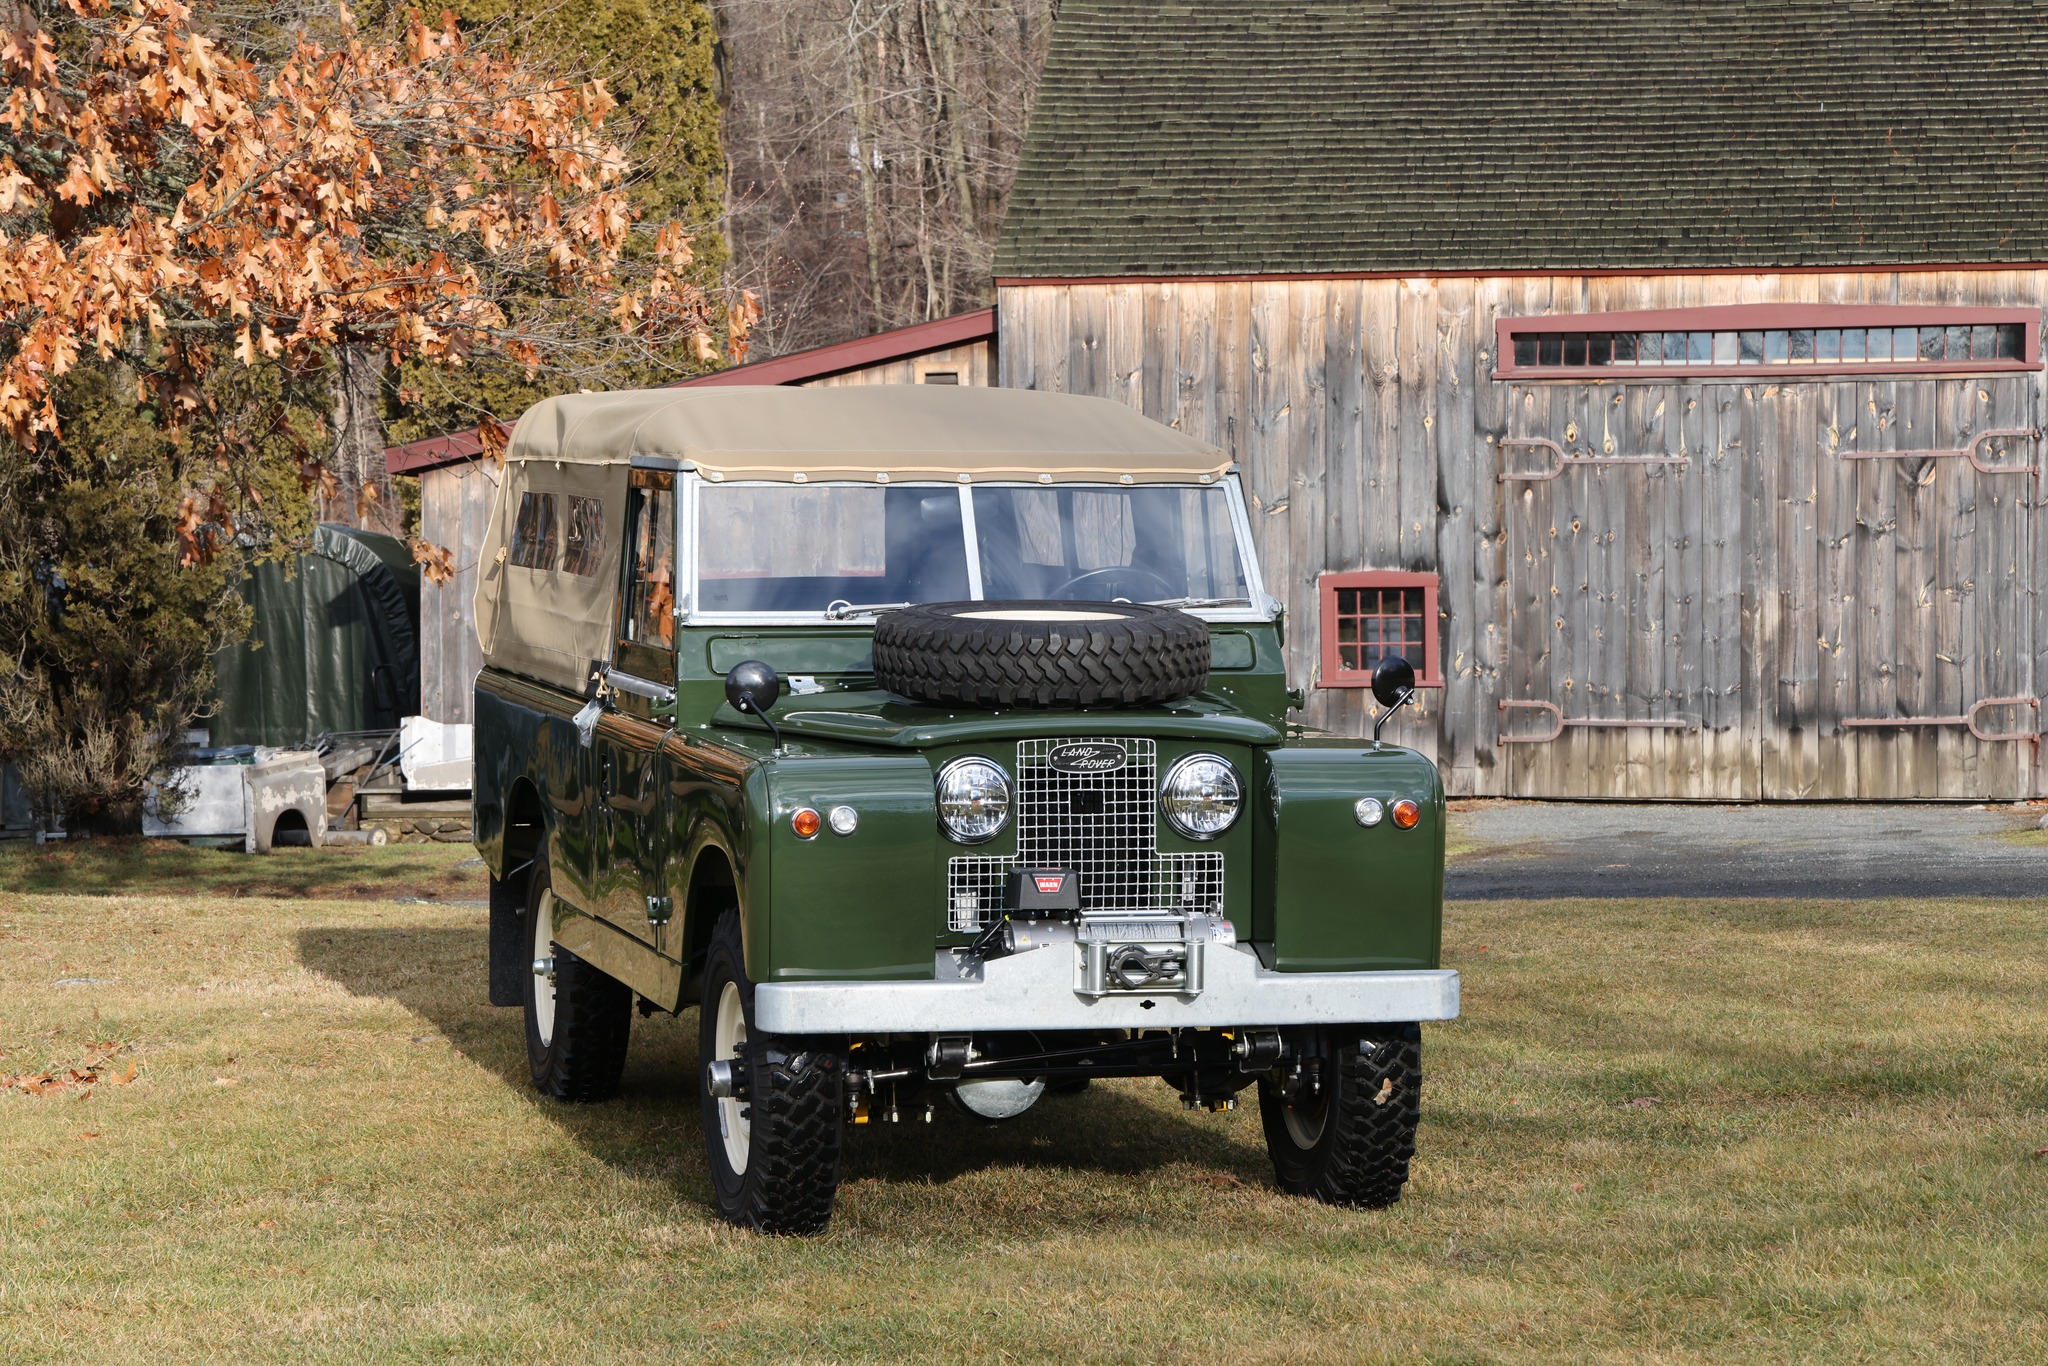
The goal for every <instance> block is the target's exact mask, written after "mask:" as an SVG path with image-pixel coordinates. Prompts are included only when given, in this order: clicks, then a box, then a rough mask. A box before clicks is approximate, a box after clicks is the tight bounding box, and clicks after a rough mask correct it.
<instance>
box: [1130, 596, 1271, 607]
mask: <svg viewBox="0 0 2048 1366" xmlns="http://www.w3.org/2000/svg"><path fill="white" fill-rule="evenodd" d="M1146 601H1147V604H1148V605H1149V606H1152V607H1182V608H1186V607H1235V606H1237V605H1238V604H1239V603H1243V604H1244V605H1245V606H1246V607H1249V606H1251V605H1252V600H1251V599H1250V598H1148V599H1147V600H1146Z"/></svg>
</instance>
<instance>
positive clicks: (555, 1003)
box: [525, 854, 633, 1101]
mask: <svg viewBox="0 0 2048 1366" xmlns="http://www.w3.org/2000/svg"><path fill="white" fill-rule="evenodd" d="M525 922H526V928H527V931H528V934H529V936H530V938H529V940H528V942H529V943H530V944H532V946H533V952H532V953H531V955H529V957H528V960H527V973H526V1002H525V1004H526V1060H527V1062H528V1063H530V1064H532V1067H533V1084H534V1086H535V1087H536V1088H538V1089H539V1090H540V1091H541V1093H542V1094H544V1095H550V1096H553V1097H554V1098H555V1099H557V1100H582V1101H592V1100H608V1099H610V1098H611V1097H612V1096H615V1095H617V1094H618V1090H619V1078H620V1077H621V1076H622V1075H623V1074H624V1073H625V1070H626V1041H627V1038H628V1036H629V1035H630V1034H631V1032H632V1028H633V993H632V991H631V989H630V988H628V987H627V986H625V985H624V984H623V983H621V982H618V981H616V980H614V979H613V978H610V977H607V976H605V975H604V974H603V973H601V972H599V971H598V970H597V969H596V968H594V967H592V966H590V964H588V963H586V962H584V961H583V960H582V959H581V958H578V957H577V956H576V955H575V954H573V953H571V952H569V951H568V950H567V949H565V948H562V947H561V946H559V945H557V944H556V943H555V942H554V940H553V937H552V932H553V929H554V906H553V892H552V890H551V884H550V882H549V872H548V861H547V856H546V855H545V854H543V855H541V856H540V857H539V858H536V859H535V860H534V861H533V868H532V870H531V871H530V872H529V873H528V874H527V878H526V916H525ZM541 958H553V959H554V960H555V975H554V978H553V980H552V981H550V980H549V979H547V978H544V977H542V976H540V975H539V974H537V973H535V972H534V971H533V970H532V964H533V962H534V961H535V960H537V959H541Z"/></svg>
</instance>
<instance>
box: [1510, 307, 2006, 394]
mask: <svg viewBox="0 0 2048 1366" xmlns="http://www.w3.org/2000/svg"><path fill="white" fill-rule="evenodd" d="M1498 332H1499V336H1498V342H1499V348H1500V349H1499V353H1498V360H1497V369H1496V374H1497V375H1498V376H1500V377H1511V376H1512V377H1523V376H1527V377H1531V378H1582V377H1588V376H1598V377H1602V378H1609V377H1617V378H1618V377H1622V376H1642V375H1671V376H1682V375H1708V376H1740V375H1749V374H1758V375H1782V374H1783V373H1785V372H1787V371H1798V370H1805V371H1808V372H1811V373H1831V374H1848V373H1855V372H1857V371H1871V372H1897V371H1908V372H1927V371H1934V372H1942V371H1947V372H1965V373H1978V372H1983V371H1995V370H2018V369H2035V368H2039V365H2040V314H2039V312H2038V311H2029V310H2025V309H1947V308H1924V307H1914V308H1893V307H1880V306H1872V305H1815V306H1810V307H1809V306H1799V305H1768V306H1757V307H1750V306H1744V307H1732V308H1699V309H1685V310H1678V311H1672V312H1661V313H1604V314H1603V313H1587V314H1575V315H1570V316H1560V317H1544V318H1503V319H1501V320H1500V322H1499V324H1498Z"/></svg>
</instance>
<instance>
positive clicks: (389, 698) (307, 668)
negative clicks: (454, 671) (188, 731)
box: [208, 526, 420, 745]
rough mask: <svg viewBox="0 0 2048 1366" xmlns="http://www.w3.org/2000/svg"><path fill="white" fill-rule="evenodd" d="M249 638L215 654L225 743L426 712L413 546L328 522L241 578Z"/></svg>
mask: <svg viewBox="0 0 2048 1366" xmlns="http://www.w3.org/2000/svg"><path fill="white" fill-rule="evenodd" d="M242 591H243V595H244V596H245V597H246V598H247V599H248V601H249V603H250V605H251V606H252V607H253V608H254V609H255V613H256V620H255V625H254V628H253V629H252V630H251V631H250V634H249V639H248V640H247V641H245V642H244V643H242V644H240V645H236V646H233V647H231V648H230V649H227V650H223V651H222V652H221V654H220V656H219V658H218V659H217V660H216V661H215V667H216V669H217V671H218V675H219V681H218V683H217V685H216V689H217V692H218V696H219V699H220V706H219V709H218V710H217V711H216V713H215V714H214V716H213V717H212V718H211V720H210V721H209V722H208V725H209V727H210V729H211V730H212V735H213V743H214V744H216V745H299V744H303V743H305V742H306V741H309V740H311V739H313V738H314V737H315V736H318V735H321V734H324V733H327V732H341V731H365V730H396V729H397V728H398V722H399V719H400V718H401V717H405V716H411V715H413V714H415V713H417V712H418V711H419V709H420V655H419V617H420V579H419V569H418V567H417V566H416V565H414V564H413V561H412V556H411V554H410V553H409V552H408V551H407V550H406V547H405V543H404V542H402V541H399V540H397V539H395V538H393V537H390V536H381V535H378V534H376V533H374V532H367V531H355V530H352V529H350V528H348V527H344V526H323V527H320V528H319V529H318V530H316V531H315V532H314V533H313V544H312V546H311V547H310V548H309V549H308V550H307V551H306V552H305V553H304V554H302V555H299V556H298V557H297V558H296V559H294V560H291V561H287V562H283V563H277V564H265V565H259V566H258V567H257V568H256V570H255V571H254V572H253V573H252V574H250V576H249V579H248V581H247V582H246V583H245V584H244V585H243V589H242Z"/></svg>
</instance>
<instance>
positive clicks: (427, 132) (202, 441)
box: [0, 0, 746, 825]
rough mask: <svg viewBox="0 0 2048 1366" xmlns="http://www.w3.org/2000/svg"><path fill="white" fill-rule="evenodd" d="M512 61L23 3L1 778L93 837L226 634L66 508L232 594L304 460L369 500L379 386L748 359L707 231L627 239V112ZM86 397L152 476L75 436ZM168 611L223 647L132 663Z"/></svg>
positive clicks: (5, 467) (182, 627) (441, 43)
mask: <svg viewBox="0 0 2048 1366" xmlns="http://www.w3.org/2000/svg"><path fill="white" fill-rule="evenodd" d="M513 53H514V48H513V45H511V44H509V43H506V42H498V41H493V35H491V34H488V33H485V34H483V35H478V34H475V33H465V32H464V31H462V30H461V28H460V27H459V26H458V25H457V24H456V22H455V21H454V20H453V19H452V18H451V17H448V16H442V18H440V19H438V20H435V21H431V22H430V21H428V20H426V19H423V18H422V17H420V16H419V15H417V14H407V15H402V16H398V17H396V18H394V19H393V20H392V21H391V22H389V23H387V24H383V25H378V26H369V25H363V26H359V25H358V24H357V23H356V21H355V19H354V18H353V17H352V16H351V15H350V13H349V11H348V10H347V9H346V8H345V7H343V6H341V5H338V4H336V5H324V4H321V5H316V4H310V3H306V4H301V5H293V4H289V3H286V4H277V5H251V4H246V3H243V2H242V0H213V2H212V3H209V2H208V0H197V3H195V4H191V5H188V4H184V3H179V0H62V3H21V0H0V70H4V72H5V74H6V85H5V90H6V95H5V104H4V107H0V646H4V647H5V649H6V651H7V653H8V654H9V655H10V656H11V657H12V658H11V661H10V662H11V663H12V664H13V666H14V668H15V670H16V672H17V674H18V682H17V686H16V687H15V688H14V689H13V690H12V693H13V696H12V698H11V699H10V700H9V702H8V703H7V705H6V707H5V709H4V710H0V754H7V755H10V756H12V757H16V758H17V759H19V758H20V757H21V756H23V755H24V754H25V753H30V752H33V753H34V754H36V755H38V756H39V758H40V762H41V767H42V769H43V770H47V771H51V772H56V771H59V770H65V769H66V763H68V765H69V770H68V771H73V772H72V776H71V778H70V779H68V780H67V782H68V786H69V788H70V789H71V791H70V792H69V793H68V794H60V798H61V800H60V804H62V805H63V806H64V807H65V808H66V810H67V811H69V812H70V813H72V814H73V816H74V817H76V818H80V819H85V820H86V823H88V824H90V823H93V822H94V821H96V820H98V817H97V816H96V815H94V814H93V813H104V812H107V811H112V812H115V813H116V814H115V816H114V817H113V818H111V821H110V823H111V824H114V825H121V824H126V823H128V821H129V818H130V817H131V816H132V814H133V809H134V801H135V799H136V798H137V797H138V796H139V792H140V788H141V782H142V779H143V777H144V776H145V775H146V774H147V773H148V771H149V770H150V768H152V767H154V766H155V764H157V763H159V762H161V760H162V758H163V757H164V755H165V753H167V746H168V745H169V743H170V741H171V739H172V737H173V736H174V734H175V731H176V729H177V727H178V726H179V725H181V724H182V723H183V721H184V716H185V715H189V713H190V711H191V709H192V707H193V706H194V705H196V702H197V698H198V697H199V696H201V695H203V693H204V688H203V687H195V686H194V682H195V679H201V680H203V675H204V673H205V669H206V661H207V660H208V659H209V658H210V656H211V653H212V651H213V650H214V649H216V648H218V646H219V644H220V643H223V642H224V641H225V640H226V639H229V638H232V634H233V630H234V623H233V621H232V618H233V617H234V615H235V614H234V613H233V612H232V610H230V608H231V604H230V603H229V602H228V601H227V598H226V597H224V596H223V595H224V594H225V595H228V596H231V595H232V576H231V575H228V574H222V573H218V572H216V573H212V574H210V575H208V576H207V582H208V583H209V584H210V585H211V586H210V587H209V588H207V589H206V590H205V591H204V592H201V593H200V594H199V595H198V599H197V600H190V601H188V600H183V599H180V598H179V595H178V594H176V593H173V594H170V595H169V598H168V599H166V597H165V595H164V594H162V593H159V592H138V593H137V594H136V595H135V596H136V601H134V602H132V603H128V602H125V601H124V600H123V599H122V587H121V577H120V576H119V575H118V574H115V575H109V574H108V573H107V572H106V571H107V569H108V566H107V564H106V563H104V561H105V560H106V558H107V556H108V555H109V554H110V553H112V552H110V551H109V549H108V547H107V546H106V545H105V544H104V543H97V544H95V545H94V546H93V547H92V548H91V549H90V550H89V551H81V548H80V546H79V544H78V543H79V542H80V541H81V540H94V539H95V538H92V537H85V536H82V535H81V533H80V526H81V523H80V522H79V520H78V518H77V516H75V515H72V514H71V513H67V512H65V511H64V508H63V507H60V506H59V504H60V503H62V502H63V499H64V497H65V496H66V493H65V491H66V490H71V489H75V488H76V487H77V485H78V484H79V482H80V480H81V479H83V480H85V482H86V483H88V484H91V483H92V481H94V480H98V481H100V482H101V483H103V484H108V485H111V486H112V491H113V492H117V493H120V494H122V495H126V496H124V497H119V498H115V499H113V500H112V503H111V505H112V506H118V507H121V508H126V509H129V512H128V513H125V514H124V515H132V517H133V518H134V519H135V523H136V525H135V533H134V537H131V538H130V539H131V540H133V539H136V538H139V539H140V540H141V541H145V542H153V543H152V544H147V545H138V546H137V547H136V548H137V550H138V551H139V552H154V553H161V554H165V555H168V556H170V557H172V558H173V559H174V560H175V562H176V563H177V564H178V565H180V566H182V567H183V568H184V569H186V570H190V571H207V570H211V571H218V570H220V569H221V568H222V567H223V565H226V564H228V563H229V562H231V561H235V560H238V559H239V558H241V557H244V556H246V555H248V554H250V553H260V552H261V551H262V549H263V548H264V547H265V546H266V545H268V544H270V543H271V542H272V541H273V540H274V539H275V537H276V535H277V533H278V532H279V531H280V530H286V531H289V530H290V529H292V527H294V526H295V525H298V524H301V523H303V520H304V518H303V512H302V510H300V509H293V508H289V507H287V506H285V505H286V504H290V503H292V502H294V501H295V500H294V499H293V498H292V497H291V496H290V491H289V490H288V489H284V488H281V487H280V483H279V480H278V478H277V472H278V469H279V467H280V464H281V463H282V464H283V465H284V466H286V467H288V468H289V470H290V471H291V473H292V475H293V476H295V478H296V480H297V482H298V483H299V484H300V485H301V486H302V488H303V489H310V490H315V491H317V492H318V493H320V494H321V495H322V496H323V498H324V500H325V502H326V504H327V505H328V506H333V505H334V504H335V503H337V502H340V503H344V504H349V503H361V502H362V501H364V500H374V499H375V498H376V497H377V496H378V489H377V485H376V483H375V482H374V480H372V479H368V478H366V477H365V474H366V471H367V469H368V462H366V461H365V460H363V459H362V458H361V457H362V448H363V447H364V446H366V445H371V444H373V443H374V446H375V447H379V448H381V445H382V440H381V435H380V434H379V433H378V431H377V428H376V426H375V421H374V411H375V409H374V400H375V395H376V386H377V384H378V383H379V379H380V376H381V374H382V372H383V368H384V367H385V366H387V365H391V364H394V363H405V362H410V363H415V364H417V363H419V362H426V363H429V364H432V365H436V366H441V367H462V366H465V365H470V364H474V363H477V362H479V361H483V360H495V361H505V362H510V363H512V364H514V365H517V366H520V367H523V368H525V369H526V370H528V371H530V372H535V373H539V372H543V371H550V370H552V371H557V372H560V373H563V374H566V375H570V376H574V375H576V374H578V373H584V372H590V371H594V370H596V369H598V368H601V367H603V366H606V365H616V364H617V363H618V362H619V361H620V360H621V359H622V358H624V359H628V360H630V359H633V358H636V357H644V358H647V359H649V360H658V359H659V358H662V357H670V356H674V355H676V354H678V353H679V352H680V353H683V354H690V353H694V354H696V355H698V356H700V357H710V356H714V355H715V354H716V351H717V346H718V341H717V339H718V338H719V337H721V336H725V335H727V334H728V333H729V332H730V331H731V330H733V329H731V328H730V327H729V325H728V316H729V310H728V306H727V305H726V304H725V303H724V302H723V301H721V300H718V299H715V298H713V297H711V296H710V295H708V294H707V293H706V291H705V290H704V289H703V288H702V287H701V285H700V284H699V283H698V282H696V281H695V280H694V279H693V278H692V275H691V272H690V269H689V267H690V263H691V259H692V249H691V233H690V228H689V226H688V225H685V224H680V223H652V222H644V221H641V220H640V218H639V217H638V216H637V215H636V212H635V209H634V205H633V197H632V187H633V174H634V171H633V167H632V165H631V163H630V160H629V158H628V155H627V153H626V151H625V150H624V148H625V146H626V145H627V142H628V140H629V139H628V137H627V136H626V134H629V133H630V130H621V129H619V128H617V127H616V125H615V121H614V120H612V119H611V118H610V117H609V116H611V115H612V114H613V112H614V109H615V105H614V102H613V100H612V98H611V96H610V95H609V94H608V93H607V91H606V89H605V87H604V84H603V83H602V82H601V81H598V80H591V79H579V78H576V77H574V76H573V75H570V74H565V73H563V72H561V71H558V70H555V69H552V68H551V67H550V66H548V65H547V64H546V63H544V62H540V61H537V60H534V59H531V58H527V57H522V56H517V55H513ZM740 316H741V317H742V318H743V319H744V317H745V316H746V313H745V305H744V302H743V303H742V305H741V315H740ZM738 330H739V331H741V333H742V335H743V332H744V328H743V327H742V328H741V329H738ZM89 375H90V376H95V377H98V378H94V379H93V382H92V384H91V385H89V386H87V387H88V390H89V391H90V394H91V396H92V398H93V400H94V403H95V405H96V406H95V408H94V411H96V412H100V413H101V414H104V411H105V408H106V406H107V402H108V396H107V392H106V390H107V385H106V383H105V380H104V377H108V376H111V377H113V378H114V379H115V380H116V381H117V382H118V385H119V387H120V391H121V395H124V396H125V397H121V396H117V397H118V398H119V401H122V402H128V403H132V405H133V410H134V413H135V414H137V415H138V416H139V417H140V419H141V420H142V421H143V422H144V423H145V424H146V425H147V426H148V428H149V429H150V433H151V441H152V442H153V444H151V443H143V444H144V445H147V446H148V449H149V452H150V454H148V455H147V456H144V455H139V454H136V453H134V452H133V451H131V452H130V453H129V455H128V456H126V457H125V458H126V459H127V460H128V464H127V465H126V466H123V465H122V464H121V463H120V462H119V461H115V462H114V463H113V464H112V465H111V466H110V465H109V463H108V460H107V459H106V457H105V452H104V451H82V450H80V449H78V448H77V446H76V444H75V443H73V442H72V441H71V440H70V439H69V435H70V434H69V433H68V432H67V426H66V419H65V412H66V408H67V395H69V394H72V393H73V391H74V390H76V389H77V388H78V386H79V385H80V384H81V383H83V382H84V381H85V379H86V378H87V377H88V376H89ZM74 476H75V477H74ZM137 481H140V482H142V483H146V484H147V486H148V488H147V493H146V496H142V497H140V498H138V497H135V496H132V495H135V494H136V492H137V490H136V488H135V487H131V486H130V485H134V484H136V483H137ZM296 501H298V502H299V503H301V504H303V501H304V500H303V498H302V497H301V498H299V499H297V500H296ZM65 506H69V505H68V504H67V505H65ZM419 552H420V555H421V558H422V559H423V561H424V562H425V563H426V564H427V566H428V569H429V572H430V573H431V572H432V570H433V567H434V565H435V563H436V561H435V557H434V556H433V555H432V554H431V548H428V547H420V548H419ZM81 554H84V555H85V556H86V558H85V559H81V558H80V555H81ZM94 557H97V559H95V558H94ZM83 583H91V584H93V585H94V589H93V590H92V596H91V598H90V599H88V598H87V597H86V596H85V595H84V593H83V592H82V591H81V590H80V589H79V588H77V587H76V586H75V585H79V584H83ZM187 596H188V597H189V594H188V595H187ZM166 600H171V601H175V602H176V603H177V605H176V607H175V609H174V610H175V611H176V612H178V613H182V614H184V615H185V616H191V615H194V614H196V615H197V616H198V617H199V618H201V621H202V623H205V624H208V625H213V624H217V625H218V628H219V629H212V630H208V629H202V630H198V631H196V632H194V631H193V630H191V629H190V623H189V622H187V621H183V620H181V621H180V622H178V623H177V624H176V630H175V631H174V632H172V633H173V634H177V635H179V636H180V638H181V640H183V642H184V643H183V644H182V645H181V646H180V647H179V648H178V649H176V650H173V651H171V652H170V653H169V654H167V655H166V654H161V653H159V654H154V655H151V654H148V652H147V651H145V652H144V654H145V655H146V656H147V657H146V659H145V660H144V661H143V662H140V663H135V662H133V661H131V663H130V664H129V666H127V667H125V668H124V667H123V666H122V664H121V661H120V660H119V659H116V658H109V656H117V655H119V654H120V653H121V651H120V648H119V647H120V643H121V638H122V637H123V635H124V634H126V635H129V636H133V637H135V638H136V642H137V643H138V644H141V643H147V638H149V637H151V636H152V635H153V634H161V633H163V632H164V631H165V630H166V629H168V628H169V626H170V625H171V623H167V622H166V620H165V619H164V617H163V615H162V613H163V610H164V608H163V604H164V602H165V601H166ZM86 619H93V620H96V621H98V623H99V626H98V627H97V629H96V634H95V636H94V639H92V640H90V641H85V642H81V641H79V640H77V639H73V638H72V637H73V636H75V635H76V632H72V631H68V630H67V623H72V622H77V621H81V620H86ZM124 623H125V625H126V626H127V628H128V629H127V631H126V632H125V633H124V631H123V629H122V628H123V626H124ZM180 713H183V714H184V715H181V714H180ZM88 750H90V751H91V752H90V753H88V752H87V751H88ZM52 752H57V753H58V754H60V755H61V756H68V757H67V758H66V760H65V762H64V763H57V762H55V761H53V760H51V754H52ZM88 770H90V771H88ZM51 781H52V782H55V781H56V780H55V779H52V780H51ZM103 823H106V822H103Z"/></svg>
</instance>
